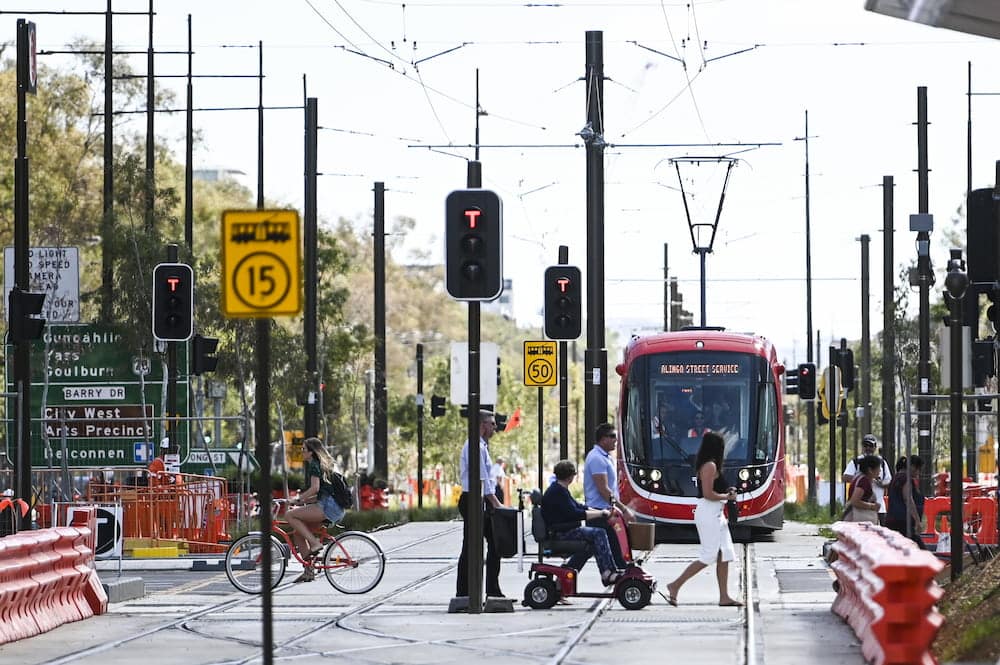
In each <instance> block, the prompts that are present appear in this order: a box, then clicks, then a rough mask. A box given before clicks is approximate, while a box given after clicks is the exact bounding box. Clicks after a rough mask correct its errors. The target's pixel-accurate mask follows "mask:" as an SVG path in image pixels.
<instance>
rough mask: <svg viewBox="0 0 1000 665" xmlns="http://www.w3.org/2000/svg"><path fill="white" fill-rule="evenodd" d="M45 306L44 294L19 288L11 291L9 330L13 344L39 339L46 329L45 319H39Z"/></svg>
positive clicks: (8, 303) (9, 299)
mask: <svg viewBox="0 0 1000 665" xmlns="http://www.w3.org/2000/svg"><path fill="white" fill-rule="evenodd" d="M44 304H45V294H44V293H32V292H31V291H22V290H21V289H19V288H18V287H16V286H15V287H14V288H12V289H11V290H10V295H9V296H8V298H7V314H8V317H9V318H8V320H7V330H8V332H9V334H10V338H11V341H13V342H29V341H31V340H33V339H39V338H41V336H42V330H44V329H45V319H41V318H38V315H39V314H41V313H42V306H43V305H44Z"/></svg>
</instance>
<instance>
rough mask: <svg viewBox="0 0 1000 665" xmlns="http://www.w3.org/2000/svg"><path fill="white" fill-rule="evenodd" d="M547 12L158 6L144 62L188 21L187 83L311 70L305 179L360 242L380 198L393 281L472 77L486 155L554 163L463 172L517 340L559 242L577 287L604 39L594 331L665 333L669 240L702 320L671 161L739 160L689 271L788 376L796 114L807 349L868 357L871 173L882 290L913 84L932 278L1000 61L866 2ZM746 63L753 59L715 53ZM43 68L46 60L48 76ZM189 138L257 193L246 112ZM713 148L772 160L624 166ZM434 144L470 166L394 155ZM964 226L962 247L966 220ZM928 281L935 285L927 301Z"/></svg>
mask: <svg viewBox="0 0 1000 665" xmlns="http://www.w3.org/2000/svg"><path fill="white" fill-rule="evenodd" d="M553 4H554V5H555V6H552V5H546V4H545V3H518V2H507V1H502V0H496V1H492V2H478V1H475V0H426V1H421V0H416V1H412V2H406V3H405V4H404V3H400V2H388V1H382V0H286V1H285V2H281V3H277V2H265V1H263V0H213V1H212V2H203V1H202V2H190V1H187V0H170V1H169V2H167V1H164V0H160V1H159V2H157V3H156V5H155V9H156V11H157V16H156V19H155V45H156V48H157V49H159V50H184V49H185V48H186V40H187V15H188V14H191V15H192V22H193V35H194V50H195V56H194V67H195V72H196V74H255V73H256V72H257V62H258V60H257V59H258V53H257V51H256V50H255V49H253V50H251V49H237V48H223V46H231V45H254V46H256V44H257V42H258V41H262V42H263V44H264V71H265V76H266V79H265V104H266V105H272V106H288V105H297V104H301V101H302V97H303V78H302V77H303V75H305V76H306V85H307V91H308V95H309V96H311V97H316V98H318V105H319V123H320V125H321V126H322V127H324V128H328V129H325V130H321V132H320V138H319V170H320V171H321V172H323V173H324V174H328V175H324V176H321V177H320V194H319V210H320V215H321V217H322V218H325V219H327V220H333V219H336V218H337V217H348V218H351V219H356V220H357V221H358V223H359V224H361V225H367V226H370V224H371V211H372V207H373V194H372V185H373V183H374V182H375V181H383V182H385V183H386V187H387V190H388V191H387V195H386V214H387V216H389V217H390V218H391V217H396V216H408V217H413V218H414V219H415V220H416V228H415V230H414V232H413V234H412V237H409V238H407V239H406V241H405V244H404V250H403V251H402V252H401V253H400V254H399V255H398V256H396V259H397V260H399V261H408V260H412V256H411V252H413V251H419V252H426V253H427V254H428V255H429V259H430V260H432V261H436V262H440V261H441V260H442V245H443V238H442V234H443V228H444V226H443V223H444V220H443V210H444V199H445V196H446V195H447V193H448V192H449V191H450V190H452V189H460V188H463V187H464V184H465V159H466V158H469V157H471V156H472V151H471V150H470V149H468V148H467V147H464V146H467V145H468V144H471V143H473V142H474V129H475V119H476V116H475V111H474V109H475V94H476V91H475V80H476V69H477V68H478V70H479V82H480V83H479V95H480V104H481V106H482V108H483V110H484V111H485V112H486V113H487V114H488V115H486V116H483V117H481V118H480V123H481V124H480V132H481V134H480V141H481V143H482V144H484V145H490V146H496V145H505V146H507V145H517V146H542V145H545V146H550V147H514V148H511V147H505V148H493V147H484V148H483V149H482V151H481V161H482V162H483V173H484V187H486V188H489V189H493V190H495V191H497V192H498V193H499V194H500V195H501V197H502V198H503V200H504V236H505V240H504V242H505V245H504V258H505V264H504V265H505V269H504V273H505V276H506V277H508V278H511V279H513V301H514V310H515V314H516V316H517V319H518V321H519V323H522V324H524V325H535V326H540V322H541V317H540V309H541V306H542V285H541V278H542V273H543V271H544V268H545V266H547V265H551V264H554V263H556V262H557V248H558V246H559V245H561V244H566V245H568V246H569V248H570V263H572V264H576V265H579V266H580V267H581V268H583V269H584V272H586V270H585V268H586V266H585V263H586V260H585V257H586V244H585V220H586V190H585V184H586V175H585V155H584V151H583V149H582V147H581V146H582V142H581V141H580V139H579V137H578V136H576V133H577V132H579V131H580V129H581V128H582V127H583V125H584V122H585V120H586V106H585V95H586V92H585V90H584V87H583V83H582V82H581V81H579V79H580V77H581V76H582V75H583V73H584V62H585V60H584V56H585V51H584V36H585V32H586V31H587V30H600V31H602V32H603V36H604V72H605V75H606V76H607V77H608V79H609V80H607V81H606V82H605V88H604V90H605V100H604V105H605V115H604V120H605V129H606V132H605V138H606V141H607V142H608V143H610V144H612V147H611V148H609V149H608V151H607V159H606V169H605V175H606V190H605V198H606V205H605V224H606V267H605V274H606V277H607V295H606V320H607V323H608V326H609V327H610V328H613V329H615V330H618V331H620V332H622V333H624V334H628V333H631V332H632V331H648V330H652V329H656V328H657V327H659V326H660V325H662V312H663V304H662V297H663V295H662V294H663V287H662V276H663V254H664V250H663V246H664V243H667V244H668V245H669V261H670V274H671V275H673V276H676V277H678V278H679V279H680V283H681V289H682V293H683V294H684V301H685V306H686V308H687V309H689V310H692V311H693V312H694V315H695V322H697V321H698V320H699V318H700V312H699V307H698V302H699V267H698V258H697V256H696V255H694V254H692V253H691V243H690V238H689V233H688V227H687V222H686V220H685V212H684V206H683V201H682V198H681V194H680V192H679V191H678V187H677V186H678V181H677V174H676V172H675V170H674V167H673V166H672V165H671V162H670V159H671V158H674V157H682V156H686V155H687V156H690V155H697V156H719V155H724V154H731V155H736V156H738V157H739V158H740V161H739V163H738V164H737V166H736V167H735V168H734V169H733V172H732V176H731V179H730V184H729V188H728V191H727V194H726V198H725V204H724V206H723V210H722V216H721V221H720V224H719V229H718V236H717V238H716V241H715V248H714V249H715V251H714V253H713V254H712V255H710V256H709V257H708V261H707V275H708V288H707V308H706V310H707V319H708V323H709V324H710V325H724V326H726V327H728V328H731V329H737V330H753V331H756V332H758V333H761V334H763V335H765V336H767V337H770V338H771V339H773V340H774V341H775V343H776V344H777V346H778V350H779V355H780V356H781V357H783V358H785V359H787V360H788V361H789V362H801V361H804V360H805V339H806V314H805V258H804V251H805V223H804V214H805V200H804V180H803V174H804V152H805V151H804V144H803V142H802V141H799V140H795V139H796V138H797V137H802V136H803V135H804V131H805V130H804V113H805V111H806V110H808V111H809V132H810V135H811V136H813V137H814V138H812V139H811V140H810V142H809V153H810V172H811V175H812V182H811V208H812V216H811V218H812V260H813V278H814V283H813V300H814V302H813V327H814V331H815V330H819V331H821V332H822V346H821V348H822V349H823V350H824V353H823V355H824V356H825V348H826V346H827V345H828V343H829V340H830V338H831V337H833V338H836V339H839V338H840V337H841V336H844V337H847V338H849V339H857V338H858V337H859V336H860V332H861V324H860V299H861V298H860V291H861V284H860V276H859V275H860V251H861V250H860V243H859V242H858V241H857V238H858V236H860V235H861V234H863V233H867V234H869V235H870V236H871V238H872V243H871V259H872V261H871V266H872V275H871V294H872V298H871V316H872V322H871V329H872V333H873V335H874V334H875V333H876V332H877V331H878V330H880V329H881V327H882V325H881V323H882V313H881V312H882V305H881V302H882V233H881V228H882V189H881V186H880V185H881V182H882V176H883V175H893V176H894V177H895V183H896V187H895V202H896V217H895V219H896V222H895V224H896V233H895V246H896V263H897V267H896V268H895V269H894V270H893V273H898V267H899V266H901V265H903V264H904V263H907V262H909V261H910V260H911V258H912V257H913V256H914V255H915V249H914V242H913V241H914V237H915V234H912V233H910V232H909V230H908V215H909V214H910V213H915V212H917V179H916V174H915V172H914V169H915V168H916V162H917V145H916V128H915V126H914V123H915V121H916V115H917V109H916V100H917V87H918V86H926V87H927V88H928V108H929V117H930V121H931V127H930V139H929V156H930V167H931V170H932V172H931V175H930V212H931V213H933V214H934V215H935V223H936V230H935V233H934V235H933V236H932V239H933V243H932V245H933V248H932V260H933V261H934V264H935V267H936V268H937V269H938V270H941V269H942V268H943V267H944V264H945V263H946V261H947V242H946V241H944V239H943V236H944V233H943V230H944V229H945V228H946V227H950V226H951V222H950V220H951V218H952V216H953V215H954V213H955V211H956V210H957V209H958V208H959V206H960V205H961V204H962V202H963V200H964V194H965V189H966V166H965V165H966V149H965V146H966V130H967V116H966V112H967V111H966V108H967V107H966V104H967V96H966V87H967V62H968V61H972V67H973V70H972V73H973V90H974V91H975V92H979V93H986V92H1000V74H997V73H996V72H993V71H991V70H993V69H995V63H996V62H997V61H998V59H1000V44H997V43H996V42H994V41H992V40H988V39H985V38H980V37H975V36H971V35H965V34H961V33H955V32H950V31H945V30H940V29H934V28H930V27H927V26H923V25H918V24H912V23H908V22H906V21H901V20H897V19H892V18H889V17H884V16H880V15H876V14H872V13H869V12H865V11H864V9H863V6H864V2H863V0H837V1H834V2H830V1H825V2H820V1H818V0H714V1H713V0H700V1H694V0H691V1H690V2H670V1H664V2H654V1H649V0H645V1H644V0H637V1H635V2H612V1H606V2H590V1H587V0H570V1H568V2H561V3H553ZM105 6H106V3H105V2H104V0H77V1H75V2H72V3H68V2H65V0H63V1H62V2H53V1H49V0H22V2H21V3H17V2H14V1H13V0H4V1H3V2H2V7H0V8H2V10H3V15H0V30H2V31H3V33H4V34H6V35H8V37H7V38H8V39H13V37H14V34H15V28H14V26H15V21H16V18H17V16H18V14H17V13H16V10H18V9H25V10H26V9H32V10H41V9H65V8H72V9H73V10H77V11H78V10H84V9H92V10H94V11H103V10H104V9H105ZM114 9H115V10H116V11H134V12H141V11H147V10H148V2H147V0H115V2H114ZM28 18H31V19H32V20H34V21H35V22H36V23H37V24H38V40H39V48H41V49H56V48H62V47H63V46H64V44H65V43H66V42H67V41H68V40H69V39H70V38H71V37H72V36H74V35H76V36H87V37H90V38H91V39H94V40H96V41H102V40H103V38H104V37H103V30H104V18H103V16H93V17H79V16H77V17H60V16H34V17H28ZM147 30H148V27H147V25H146V20H145V18H143V17H137V16H119V17H116V19H115V46H116V48H118V49H144V48H145V44H146V38H147ZM754 47H756V48H754ZM449 49H456V50H452V51H451V52H447V53H446V51H448V50H449ZM744 49H751V50H749V51H747V52H745V53H739V54H736V55H732V56H730V57H723V56H726V55H728V54H732V53H735V52H738V51H743V50H744ZM355 52H358V53H363V54H366V55H367V56H368V57H365V55H359V54H357V53H355ZM657 52H659V53H657ZM435 56H436V57H435ZM668 56H669V57H668ZM715 58H718V59H715ZM678 59H680V60H683V64H682V63H681V62H679V61H678ZM713 59H714V60H713ZM421 61H422V62H421ZM44 62H47V63H51V64H53V65H57V64H59V61H58V60H57V59H56V58H55V57H48V58H46V60H44ZM414 62H417V63H418V64H417V65H414V64H413V63H414ZM156 63H157V64H156V67H157V73H158V74H183V73H184V72H185V68H186V58H185V57H184V56H177V55H162V56H158V57H157V61H156ZM387 63H391V65H392V66H391V67H390V66H388V64H387ZM133 65H134V67H135V68H136V69H137V70H138V71H140V72H141V71H144V70H145V56H135V59H134V62H133ZM161 84H162V85H164V86H167V87H170V88H173V89H175V90H176V91H177V94H178V104H179V105H182V104H183V100H184V92H183V91H184V87H183V86H184V81H183V79H176V78H173V79H162V80H161ZM256 86H257V84H256V81H255V80H253V79H229V80H223V79H205V78H203V79H198V80H196V81H195V90H194V96H195V105H196V106H197V107H218V106H255V105H256V103H257V97H256V95H257V87H256ZM998 112H1000V100H995V99H993V98H992V97H989V96H977V97H974V98H973V109H972V113H973V115H972V119H973V129H974V131H975V132H976V134H975V145H976V148H975V153H974V169H973V186H974V187H985V186H990V185H991V184H992V180H993V173H994V160H996V159H997V158H998V157H1000V132H998V131H997V130H996V129H995V128H994V127H991V119H992V118H994V117H996V115H997V113H998ZM133 122H140V123H141V122H144V120H141V119H138V117H137V118H136V119H135V120H133ZM195 125H196V127H197V129H198V130H199V131H201V132H202V134H203V136H204V142H203V143H202V144H200V145H198V146H197V148H196V151H195V161H196V164H195V166H196V168H199V167H205V166H214V167H224V168H235V169H240V170H242V171H245V172H246V173H247V174H248V179H247V180H246V182H247V183H248V184H249V185H250V186H251V187H254V186H255V174H256V169H257V166H256V159H257V157H256V145H257V143H256V131H257V127H256V113H255V112H246V111H231V112H203V113H198V114H196V117H195ZM302 127H303V116H302V115H301V114H300V112H299V111H278V110H276V111H268V112H267V114H266V120H265V133H266V148H265V152H266V155H265V190H266V196H267V198H268V199H269V200H273V201H276V202H280V203H284V204H288V205H292V206H296V207H301V201H302V182H303V181H302V163H303V158H302V146H303V135H302ZM157 133H158V134H159V135H160V138H161V140H167V141H168V142H169V143H170V145H172V146H174V147H175V151H176V154H177V155H178V156H179V158H180V157H182V156H183V143H182V139H183V116H178V117H177V118H176V119H173V120H168V119H167V117H166V116H164V115H162V114H161V115H159V116H158V117H157ZM722 142H725V143H736V142H742V143H753V142H767V143H772V142H773V143H779V144H780V145H777V146H771V147H762V148H760V149H756V150H749V151H746V152H739V153H738V155H737V154H736V151H735V150H734V149H733V148H711V147H706V148H682V147H628V146H627V145H625V144H682V143H722ZM445 144H452V145H455V146H463V147H450V148H448V147H440V148H435V149H433V150H431V149H428V148H427V147H410V146H414V145H418V146H428V145H434V146H442V145H445ZM561 146H565V147H561ZM573 146H576V147H573ZM715 170H717V169H716V167H714V166H712V165H711V164H706V165H703V166H701V167H698V168H696V169H693V176H692V177H693V178H695V179H690V180H686V181H685V188H686V189H688V190H689V192H690V191H695V192H696V193H698V194H699V196H698V197H697V199H696V203H697V204H699V205H696V206H694V207H695V208H696V209H701V210H707V211H709V212H708V214H709V216H711V215H712V214H713V213H714V210H715V207H716V206H717V204H718V194H719V192H718V187H717V185H716V186H715V188H714V189H713V188H712V187H711V185H710V184H709V185H705V184H701V185H699V184H697V182H696V179H697V178H698V177H702V176H707V175H711V174H712V172H713V171H715ZM333 174H338V175H333ZM686 175H687V174H685V176H686ZM704 179H705V178H702V180H704ZM699 187H700V188H701V190H700V191H699ZM692 212H693V214H696V213H695V211H694V210H693V211H692ZM695 221H698V220H695ZM701 221H706V220H705V219H704V218H702V219H701ZM707 221H711V220H710V219H709V220H707ZM960 228H962V229H963V233H964V223H963V224H962V226H961V227H960ZM942 284H943V280H942V279H939V280H938V287H936V288H937V289H940V287H941V286H942ZM936 297H937V296H935V298H936ZM390 298H391V294H390ZM914 300H915V297H914ZM582 341H585V340H582ZM611 362H612V363H613V362H614V359H612V361H611Z"/></svg>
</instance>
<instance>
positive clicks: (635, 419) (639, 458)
mask: <svg viewBox="0 0 1000 665" xmlns="http://www.w3.org/2000/svg"><path fill="white" fill-rule="evenodd" d="M627 405H628V413H627V414H626V417H625V423H624V427H625V431H624V437H625V440H624V441H623V442H622V446H623V447H624V450H625V461H626V462H627V463H629V464H645V463H646V455H645V452H644V450H643V445H642V442H643V428H644V427H643V423H646V422H648V419H647V418H644V417H643V413H642V412H643V405H642V391H641V390H636V389H635V388H634V387H633V386H632V384H631V382H630V383H629V386H628V402H627Z"/></svg>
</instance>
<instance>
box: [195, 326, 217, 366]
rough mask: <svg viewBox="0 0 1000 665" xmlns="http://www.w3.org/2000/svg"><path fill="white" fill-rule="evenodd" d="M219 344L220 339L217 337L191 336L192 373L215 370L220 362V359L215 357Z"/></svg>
mask: <svg viewBox="0 0 1000 665" xmlns="http://www.w3.org/2000/svg"><path fill="white" fill-rule="evenodd" d="M218 346H219V340H218V339H217V338H215V337H202V336H201V335H195V336H194V337H192V338H191V373H192V374H204V373H205V372H214V371H215V368H216V367H217V366H218V364H219V359H218V358H216V357H215V350H216V349H217V348H218Z"/></svg>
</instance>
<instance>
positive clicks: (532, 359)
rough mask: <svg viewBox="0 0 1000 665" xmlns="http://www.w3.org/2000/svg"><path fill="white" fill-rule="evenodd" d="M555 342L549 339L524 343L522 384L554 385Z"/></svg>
mask: <svg viewBox="0 0 1000 665" xmlns="http://www.w3.org/2000/svg"><path fill="white" fill-rule="evenodd" d="M556 344H557V343H556V342H553V341H549V340H544V341H536V342H525V343H524V385H526V386H537V387H543V386H554V385H556Z"/></svg>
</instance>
